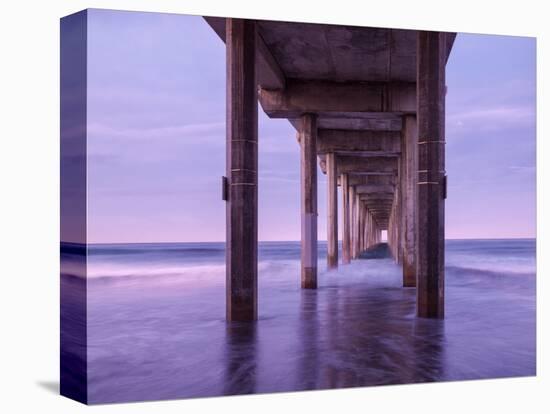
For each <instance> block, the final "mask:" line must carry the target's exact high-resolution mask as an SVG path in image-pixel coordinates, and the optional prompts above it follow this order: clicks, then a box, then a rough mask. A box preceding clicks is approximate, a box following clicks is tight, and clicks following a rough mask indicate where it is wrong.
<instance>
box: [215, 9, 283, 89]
mask: <svg viewBox="0 0 550 414" xmlns="http://www.w3.org/2000/svg"><path fill="white" fill-rule="evenodd" d="M204 20H205V21H206V23H208V25H209V26H210V27H211V28H212V29H213V30H214V32H216V34H217V35H218V36H219V38H220V39H221V40H223V41H224V42H225V41H226V34H225V21H226V20H228V19H226V18H225V17H204ZM256 37H257V43H256V48H257V54H256V68H257V79H256V80H257V83H258V85H259V86H260V87H261V88H266V89H284V88H285V85H286V79H285V76H284V74H283V71H282V70H281V68H280V67H279V65H278V64H277V62H276V60H275V58H274V57H273V55H272V54H271V52H270V51H269V48H268V47H267V45H266V44H265V42H264V40H263V38H262V36H261V35H260V34H259V33H258V31H256Z"/></svg>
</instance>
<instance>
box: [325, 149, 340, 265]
mask: <svg viewBox="0 0 550 414" xmlns="http://www.w3.org/2000/svg"><path fill="white" fill-rule="evenodd" d="M326 165H327V166H326V170H327V268H329V269H336V268H337V267H338V187H337V180H336V179H337V172H336V171H337V170H336V154H334V152H329V153H328V154H327V155H326Z"/></svg>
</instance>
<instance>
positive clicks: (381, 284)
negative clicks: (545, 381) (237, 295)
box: [88, 240, 535, 403]
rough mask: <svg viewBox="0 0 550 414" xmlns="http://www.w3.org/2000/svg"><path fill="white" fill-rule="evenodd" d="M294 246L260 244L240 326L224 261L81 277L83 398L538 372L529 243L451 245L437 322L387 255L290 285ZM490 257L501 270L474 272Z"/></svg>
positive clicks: (295, 267)
mask: <svg viewBox="0 0 550 414" xmlns="http://www.w3.org/2000/svg"><path fill="white" fill-rule="evenodd" d="M499 245H500V247H499ZM513 246H516V247H517V248H516V249H514V248H513ZM214 247H216V246H214ZM218 247H219V246H218ZM295 248H298V246H297V245H296V246H294V245H291V246H289V245H288V244H286V245H281V249H286V250H288V251H289V252H291V253H290V254H289V255H284V254H280V252H278V253H277V254H276V255H275V254H274V257H271V256H270V254H271V253H270V252H269V251H268V252H267V253H266V251H265V250H264V251H263V253H262V250H261V251H260V272H259V277H260V279H259V294H260V297H259V320H258V322H256V323H250V324H247V323H244V324H243V323H232V324H227V323H226V322H225V320H224V312H225V291H224V283H223V280H224V279H223V278H224V272H223V267H222V269H221V271H220V270H218V269H217V268H216V267H212V268H211V269H210V270H209V272H208V273H207V274H203V273H201V274H200V276H197V274H195V273H193V271H194V270H193V269H192V268H185V270H182V274H181V275H180V276H179V277H176V276H174V275H167V276H165V277H164V276H161V275H155V276H147V277H140V276H137V277H111V278H91V279H89V282H88V341H89V342H88V346H89V348H88V362H89V373H88V375H89V376H88V378H89V400H90V402H92V403H93V402H115V401H135V400H156V399H170V398H183V397H200V396H214V395H230V394H249V393H265V392H280V391H295V390H310V389H329V388H341V387H356V386H367V385H382V384H404V383H416V382H429V381H447V380H461V379H476V378H496V377H509V376H526V375H534V374H535V276H534V241H531V240H527V241H491V242H489V241H487V242H481V241H468V242H450V243H449V244H448V245H447V257H448V258H449V259H448V262H449V263H451V265H450V266H449V267H448V268H447V275H446V280H447V283H446V319H445V320H444V321H438V320H429V319H419V318H416V317H415V289H414V288H402V287H401V280H402V278H401V273H400V269H399V267H398V266H396V265H395V264H394V263H393V261H392V260H391V259H389V258H387V257H383V258H371V259H369V260H357V261H354V262H353V263H352V264H350V265H347V266H340V268H339V270H338V271H337V272H321V274H320V286H319V289H317V290H301V289H300V288H299V274H300V273H299V261H298V260H297V259H296V258H295V251H294V249H295ZM216 249H217V247H216ZM269 249H270V251H273V250H277V249H274V248H273V246H270V247H269ZM468 251H470V255H471V257H472V260H471V261H468ZM454 252H456V256H454V254H455V253H454ZM484 252H485V253H484ZM216 254H218V253H216ZM499 254H500V255H503V256H505V257H506V259H505V261H506V263H509V264H510V265H509V266H508V267H509V268H510V272H503V271H502V270H498V271H496V272H490V271H487V270H485V267H484V266H486V263H491V262H495V263H499V260H498V255H499ZM483 255H485V256H486V257H487V260H486V261H483V260H482V259H481V257H483ZM514 255H517V263H519V264H518V268H513V263H515V262H514V260H513V256H514ZM107 256H108V255H107ZM134 256H135V255H134ZM93 257H95V258H96V259H95V260H99V262H98V265H99V264H100V265H101V266H107V265H108V263H107V264H106V261H107V262H108V260H107V259H106V255H101V254H100V255H96V256H92V258H91V259H90V266H91V267H92V268H93V266H94V259H93ZM320 257H323V256H320ZM98 258H100V259H98ZM112 260H113V263H114V265H116V266H121V264H120V263H119V262H116V261H117V260H119V259H116V260H115V259H112ZM128 260H130V261H132V262H133V261H134V259H128ZM205 260H206V259H205ZM115 262H116V263H115ZM460 263H463V266H464V267H461V266H459V265H460ZM476 263H484V266H480V267H479V268H477V269H476V268H475V264H476ZM173 264H174V263H172V265H173ZM529 266H530V267H529ZM186 272H188V273H186ZM218 272H219V273H218ZM186 274H190V275H192V276H191V277H192V278H193V280H194V282H193V283H192V284H189V283H187V281H186V280H185V277H186Z"/></svg>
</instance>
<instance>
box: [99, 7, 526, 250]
mask: <svg viewBox="0 0 550 414" xmlns="http://www.w3.org/2000/svg"><path fill="white" fill-rule="evenodd" d="M535 49H536V47H535V39H533V38H519V37H506V36H489V35H470V34H459V35H458V37H457V39H456V42H455V45H454V48H453V51H452V53H451V57H450V59H449V62H448V64H447V87H448V93H447V123H446V139H447V145H446V153H447V174H448V177H449V178H448V179H449V189H448V199H447V203H446V236H447V238H507V237H534V236H535V232H536V230H535V229H536V223H535V220H536V214H535V207H536V200H535V144H536V140H535V105H536V103H535V96H536V85H535ZM259 152H260V158H259V170H260V171H259V238H260V240H298V239H299V237H300V193H299V178H300V170H299V166H300V163H299V147H298V144H297V142H296V132H295V130H294V129H293V128H292V126H291V125H290V124H289V123H288V122H287V121H286V120H276V119H274V120H271V119H268V118H267V117H266V116H265V114H264V113H263V111H262V110H261V108H260V110H259ZM224 173H225V47H224V44H223V42H222V41H221V40H220V39H219V38H218V37H217V36H216V34H215V33H214V32H213V31H212V29H211V28H210V27H209V26H208V25H207V24H206V22H205V21H204V20H203V19H202V18H200V17H196V16H181V15H170V14H160V13H159V14H157V13H135V12H114V11H100V10H92V11H91V12H90V13H89V21H88V241H89V242H94V243H97V242H160V241H221V240H224V238H225V204H224V202H223V201H222V200H221V191H220V177H221V176H222V175H224ZM318 174H319V175H318V177H319V179H318V186H319V194H318V197H319V198H318V203H319V238H320V239H325V237H326V236H325V235H326V220H325V219H326V208H325V207H326V197H325V193H326V191H325V190H326V179H325V176H324V175H323V174H322V173H321V172H320V170H318ZM340 227H341V226H340Z"/></svg>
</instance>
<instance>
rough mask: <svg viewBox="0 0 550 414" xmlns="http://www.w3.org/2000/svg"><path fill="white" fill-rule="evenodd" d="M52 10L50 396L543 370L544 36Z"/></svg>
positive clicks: (100, 397)
mask: <svg viewBox="0 0 550 414" xmlns="http://www.w3.org/2000/svg"><path fill="white" fill-rule="evenodd" d="M60 24H61V32H60V33H61V39H60V40H61V278H60V282H61V394H63V395H64V396H67V397H69V398H72V399H75V400H77V401H80V402H83V403H88V404H98V403H116V402H130V401H144V400H161V399H176V398H191V397H209V396H222V395H234V394H259V393H273V392H287V391H302V390H327V389H335V388H344V387H366V386H377V385H385V384H411V383H421V382H440V381H457V380H474V379H486V378H503V377H518V376H533V375H535V374H536V340H535V339H536V332H535V326H536V314H535V312H536V306H535V282H536V278H535V270H536V269H535V234H536V223H535V220H536V215H535V208H536V202H535V201H536V200H535V199H536V197H535V191H536V188H535V185H536V179H535V178H536V175H535V174H536V171H535V128H536V119H535V113H536V85H535V79H536V78H535V53H536V52H535V49H536V47H535V45H536V43H535V39H534V38H526V37H512V36H495V35H487V34H479V35H477V34H466V33H458V34H457V33H447V32H434V31H423V30H406V29H403V28H393V29H392V28H380V27H356V26H344V25H338V24H314V23H300V22H283V21H267V20H250V19H240V18H223V17H201V16H186V15H176V14H162V13H142V12H126V11H114V10H97V9H89V10H84V11H80V12H78V13H75V14H72V15H69V16H66V17H64V18H62V19H61V23H60Z"/></svg>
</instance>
